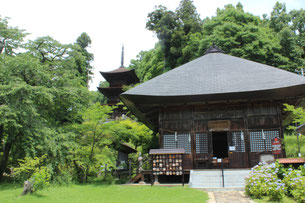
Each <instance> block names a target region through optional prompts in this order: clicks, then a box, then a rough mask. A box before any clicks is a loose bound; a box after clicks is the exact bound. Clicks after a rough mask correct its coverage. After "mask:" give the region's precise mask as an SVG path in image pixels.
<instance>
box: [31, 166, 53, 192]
mask: <svg viewBox="0 0 305 203" xmlns="http://www.w3.org/2000/svg"><path fill="white" fill-rule="evenodd" d="M30 182H31V183H33V189H34V192H35V191H37V190H43V189H45V188H46V187H48V186H49V185H50V173H49V170H48V168H47V167H40V168H39V169H37V170H36V171H35V173H34V174H33V175H32V176H31V178H30Z"/></svg>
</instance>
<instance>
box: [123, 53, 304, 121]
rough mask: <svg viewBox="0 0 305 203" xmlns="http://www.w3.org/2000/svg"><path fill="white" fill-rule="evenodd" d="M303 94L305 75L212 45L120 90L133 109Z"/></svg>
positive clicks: (127, 103)
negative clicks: (239, 56) (194, 56)
mask: <svg viewBox="0 0 305 203" xmlns="http://www.w3.org/2000/svg"><path fill="white" fill-rule="evenodd" d="M212 48H213V47H212ZM303 95H305V77H302V76H299V75H297V74H294V73H291V72H288V71H285V70H282V69H278V68H275V67H272V66H268V65H264V64H261V63H257V62H253V61H249V60H246V59H242V58H238V57H234V56H230V55H227V54H224V53H221V51H219V50H217V49H214V48H213V49H211V51H210V52H207V54H206V55H204V56H202V57H199V58H197V59H195V60H193V61H191V62H189V63H186V64H184V65H182V66H179V67H177V68H175V69H173V70H171V71H168V72H166V73H164V74H162V75H160V76H158V77H155V78H153V79H151V80H149V81H147V82H144V83H143V84H141V85H138V86H137V87H135V88H133V89H131V90H129V91H127V92H125V93H123V94H121V97H120V98H121V100H122V101H123V102H124V103H125V104H126V105H127V107H128V108H130V109H131V110H132V111H134V112H135V111H140V109H139V108H137V107H136V106H137V105H141V104H146V105H147V104H173V103H192V102H207V101H220V100H234V99H257V98H264V99H283V98H286V97H295V96H303ZM138 114H139V112H138V113H136V115H138ZM140 117H141V116H140ZM142 119H145V116H144V115H143V116H142Z"/></svg>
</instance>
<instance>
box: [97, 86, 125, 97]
mask: <svg viewBox="0 0 305 203" xmlns="http://www.w3.org/2000/svg"><path fill="white" fill-rule="evenodd" d="M97 89H98V90H99V91H100V92H101V93H102V94H103V95H105V96H106V97H107V98H109V99H111V97H115V96H117V97H118V96H119V95H120V94H121V93H122V92H123V90H122V87H98V88H97Z"/></svg>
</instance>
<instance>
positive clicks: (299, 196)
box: [283, 166, 305, 202]
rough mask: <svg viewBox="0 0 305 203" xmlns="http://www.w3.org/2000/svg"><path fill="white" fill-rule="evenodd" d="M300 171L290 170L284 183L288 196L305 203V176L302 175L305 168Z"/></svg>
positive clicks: (302, 167)
mask: <svg viewBox="0 0 305 203" xmlns="http://www.w3.org/2000/svg"><path fill="white" fill-rule="evenodd" d="M300 169H301V171H300V170H293V169H291V168H289V169H288V170H287V173H286V174H285V178H284V179H283V182H284V183H285V184H286V186H287V194H288V195H289V196H292V197H293V198H294V199H295V200H296V201H297V202H305V187H304V186H305V176H304V175H305V174H304V173H302V170H304V166H301V167H300Z"/></svg>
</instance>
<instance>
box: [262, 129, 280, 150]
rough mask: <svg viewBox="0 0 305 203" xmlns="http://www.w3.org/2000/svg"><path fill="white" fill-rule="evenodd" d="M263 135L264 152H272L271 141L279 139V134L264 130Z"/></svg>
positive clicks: (275, 131)
mask: <svg viewBox="0 0 305 203" xmlns="http://www.w3.org/2000/svg"><path fill="white" fill-rule="evenodd" d="M264 134H265V137H266V151H272V145H271V141H272V140H273V139H274V138H276V137H277V138H279V137H280V132H279V131H278V130H266V131H265V130H264Z"/></svg>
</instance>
